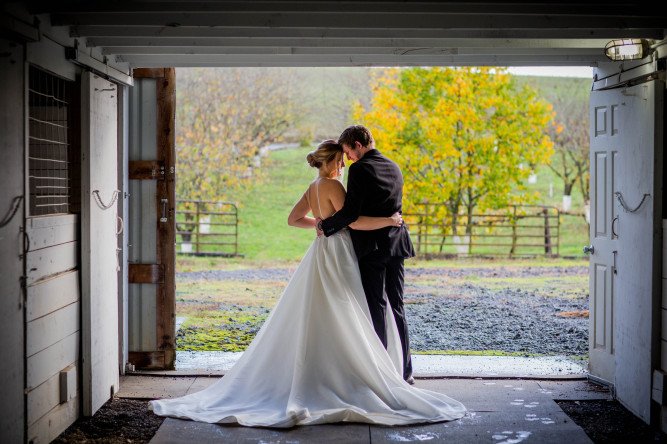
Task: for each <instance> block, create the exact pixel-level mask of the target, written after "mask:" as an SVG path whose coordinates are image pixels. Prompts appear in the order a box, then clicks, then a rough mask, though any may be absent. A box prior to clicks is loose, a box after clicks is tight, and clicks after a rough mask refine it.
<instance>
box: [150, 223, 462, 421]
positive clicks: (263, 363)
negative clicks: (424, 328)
mask: <svg viewBox="0 0 667 444" xmlns="http://www.w3.org/2000/svg"><path fill="white" fill-rule="evenodd" d="M387 315H388V316H387V324H388V328H387V331H388V343H389V345H388V350H385V348H384V347H383V345H382V342H381V341H380V339H379V338H378V336H377V335H376V333H375V330H374V329H373V324H372V321H371V317H370V312H369V310H368V304H367V302H366V298H365V296H364V290H363V287H362V284H361V277H360V274H359V268H358V265H357V259H356V256H355V253H354V248H353V246H352V241H351V238H350V233H349V232H348V230H347V229H344V230H342V231H340V232H338V233H336V234H334V235H333V236H330V237H328V238H327V237H324V236H320V237H317V238H316V239H315V241H314V242H313V244H312V245H311V246H310V248H309V249H308V251H307V253H306V255H305V256H304V258H303V260H302V261H301V264H300V265H299V267H298V268H297V270H296V271H295V273H294V275H293V276H292V279H291V280H290V282H289V284H288V285H287V288H285V291H284V293H283V294H282V296H281V297H280V300H279V301H278V303H277V304H276V306H275V307H274V309H273V311H272V312H271V314H270V315H269V317H268V318H267V319H266V321H265V323H264V325H263V326H262V328H261V329H260V330H259V332H258V333H257V336H256V337H255V339H254V340H253V341H252V343H251V344H250V346H249V347H248V349H247V350H246V351H245V353H243V355H242V357H241V358H240V360H239V361H238V362H237V363H236V365H234V367H233V368H232V369H231V370H229V372H227V374H226V375H225V376H224V377H223V378H221V379H220V380H219V381H217V382H216V383H215V384H213V385H211V386H210V387H208V388H206V389H204V390H202V391H200V392H197V393H193V394H190V395H187V396H183V397H181V398H176V399H163V400H156V401H151V403H150V404H151V408H152V409H153V411H154V412H155V413H156V414H158V415H161V416H172V417H176V418H185V419H192V420H195V421H202V422H208V423H238V424H241V425H244V426H265V427H291V426H295V425H305V424H324V423H334V422H342V421H349V422H364V423H371V424H384V425H399V424H413V423H424V422H438V421H449V420H454V419H459V418H461V417H463V416H464V414H465V411H466V409H465V407H464V406H463V404H461V403H460V402H458V401H456V400H454V399H452V398H449V397H448V396H446V395H443V394H440V393H436V392H432V391H428V390H421V389H418V388H415V387H413V386H411V385H409V384H408V383H407V382H405V381H404V380H403V378H402V376H401V375H402V369H403V364H402V356H401V352H400V350H401V349H400V342H399V341H400V340H399V336H398V330H397V328H396V324H395V322H394V318H393V315H392V314H391V310H387Z"/></svg>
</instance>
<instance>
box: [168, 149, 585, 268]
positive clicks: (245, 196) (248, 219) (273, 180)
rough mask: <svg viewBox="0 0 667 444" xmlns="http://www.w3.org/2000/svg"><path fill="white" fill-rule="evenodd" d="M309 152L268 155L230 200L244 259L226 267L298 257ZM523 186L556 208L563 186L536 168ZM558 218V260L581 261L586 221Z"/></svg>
mask: <svg viewBox="0 0 667 444" xmlns="http://www.w3.org/2000/svg"><path fill="white" fill-rule="evenodd" d="M311 149H312V148H293V149H286V150H280V151H272V152H271V153H270V155H269V156H268V157H266V158H265V159H264V161H263V164H262V168H264V179H263V180H262V181H261V182H260V183H257V184H255V185H253V186H251V187H249V188H247V189H245V190H244V191H243V192H242V193H240V194H238V195H237V196H236V198H235V199H234V200H235V201H236V202H237V203H238V205H239V252H240V253H242V254H243V256H244V257H243V259H225V261H226V263H227V265H228V266H234V264H240V263H247V262H249V261H250V262H255V263H256V264H259V265H260V266H266V264H269V263H275V262H294V261H298V260H299V259H300V258H301V257H302V256H303V254H304V253H305V251H306V249H307V248H308V246H309V245H310V243H311V242H312V240H313V238H314V236H315V233H314V231H312V230H304V229H299V228H294V227H290V226H288V225H287V216H288V215H289V213H290V211H291V209H292V206H293V205H294V204H295V203H296V201H297V200H298V199H299V198H300V197H301V195H302V194H303V192H304V191H305V190H306V188H307V187H308V184H309V183H310V182H311V181H312V180H313V179H314V178H315V177H316V174H317V172H316V170H314V169H313V168H310V167H309V166H308V164H307V163H306V161H305V158H306V154H307V153H308V152H309V151H310V150H311ZM550 184H553V185H552V186H553V196H550V195H549V188H550ZM528 187H529V189H530V190H536V191H539V193H540V196H541V198H540V201H539V202H538V203H540V204H544V205H554V206H556V207H560V206H561V205H562V190H563V184H562V181H561V180H560V179H559V178H558V177H557V176H556V175H555V174H554V173H553V172H552V171H551V170H550V169H549V168H548V167H546V166H543V167H541V168H540V169H539V170H538V171H537V183H535V184H530V185H528ZM571 211H572V212H574V213H581V212H583V199H582V195H581V191H580V190H579V189H578V188H575V189H574V192H573V196H572V210H571ZM560 219H561V221H560V223H561V226H560V249H559V253H560V255H561V256H575V257H583V255H582V252H581V250H582V247H583V246H584V245H586V244H587V243H588V225H587V224H586V222H585V220H584V219H583V217H581V216H569V215H562V216H561V218H560ZM179 262H180V263H182V264H183V265H184V266H185V267H186V268H191V267H192V266H195V267H196V268H199V267H202V266H203V267H204V268H205V267H206V266H207V264H209V266H210V264H214V263H217V262H218V260H216V259H202V258H196V259H195V258H186V257H183V256H181V257H180V259H179ZM188 264H189V265H188ZM195 264H199V265H195ZM262 264H263V265H262Z"/></svg>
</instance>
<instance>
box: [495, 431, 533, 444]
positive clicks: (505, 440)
mask: <svg viewBox="0 0 667 444" xmlns="http://www.w3.org/2000/svg"><path fill="white" fill-rule="evenodd" d="M530 435H531V432H526V431H524V430H520V431H518V432H513V431H511V430H505V431H503V432H501V433H495V434H493V435H491V438H492V439H494V440H496V441H497V443H496V444H517V443H520V442H521V441H523V440H525V439H527V438H528V437H529V436H530ZM501 440H502V441H501Z"/></svg>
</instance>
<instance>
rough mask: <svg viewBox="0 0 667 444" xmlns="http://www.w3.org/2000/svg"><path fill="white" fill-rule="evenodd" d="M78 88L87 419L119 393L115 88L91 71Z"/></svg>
mask: <svg viewBox="0 0 667 444" xmlns="http://www.w3.org/2000/svg"><path fill="white" fill-rule="evenodd" d="M81 83H82V86H81V89H82V91H81V116H82V122H81V123H82V126H81V154H82V161H81V171H82V173H81V179H82V180H81V192H82V199H81V216H82V218H81V219H82V224H81V234H82V239H81V256H82V257H81V269H82V278H81V281H82V282H81V284H82V288H81V299H82V300H81V310H82V330H83V333H82V353H81V357H82V379H83V387H82V388H83V414H84V415H86V416H88V415H92V414H93V413H95V412H96V411H97V409H99V408H100V407H101V406H102V405H103V404H104V403H105V402H106V401H107V400H108V399H109V398H110V397H111V396H113V393H114V392H115V391H117V390H118V375H119V366H118V280H117V267H118V263H117V260H118V259H117V251H116V247H117V245H118V244H117V240H116V232H117V229H118V228H117V218H116V205H117V199H116V197H117V196H116V189H117V183H118V177H117V148H118V146H117V135H118V130H117V125H118V114H117V104H118V87H117V86H116V84H114V83H112V82H110V81H108V80H104V79H103V78H101V77H99V76H96V75H94V74H92V73H90V72H84V73H83V74H82V78H81ZM106 206H108V208H105V207H106Z"/></svg>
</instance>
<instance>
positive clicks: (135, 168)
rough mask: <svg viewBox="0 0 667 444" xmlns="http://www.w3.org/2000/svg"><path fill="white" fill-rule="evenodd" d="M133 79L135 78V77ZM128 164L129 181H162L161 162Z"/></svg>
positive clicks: (142, 161) (134, 162) (148, 161)
mask: <svg viewBox="0 0 667 444" xmlns="http://www.w3.org/2000/svg"><path fill="white" fill-rule="evenodd" d="M149 69H150V68H149ZM143 70H146V68H143ZM135 71H138V70H135ZM135 78H137V77H136V76H135ZM128 163H129V168H128V170H129V177H130V180H135V179H136V180H164V165H163V164H162V163H161V162H158V161H156V160H132V161H130V162H128Z"/></svg>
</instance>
